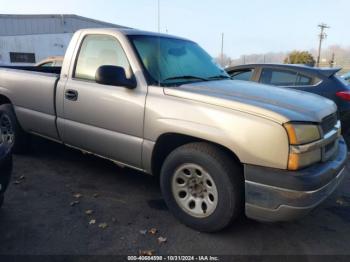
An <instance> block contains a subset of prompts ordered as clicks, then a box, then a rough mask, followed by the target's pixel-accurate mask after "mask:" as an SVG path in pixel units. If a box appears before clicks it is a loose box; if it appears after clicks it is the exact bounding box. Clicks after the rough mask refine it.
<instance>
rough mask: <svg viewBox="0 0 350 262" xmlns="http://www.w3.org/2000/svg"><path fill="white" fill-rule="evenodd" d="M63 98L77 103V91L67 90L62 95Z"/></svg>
mask: <svg viewBox="0 0 350 262" xmlns="http://www.w3.org/2000/svg"><path fill="white" fill-rule="evenodd" d="M64 97H65V98H66V99H68V100H71V101H77V100H78V91H76V90H72V89H68V90H66V92H65V93H64Z"/></svg>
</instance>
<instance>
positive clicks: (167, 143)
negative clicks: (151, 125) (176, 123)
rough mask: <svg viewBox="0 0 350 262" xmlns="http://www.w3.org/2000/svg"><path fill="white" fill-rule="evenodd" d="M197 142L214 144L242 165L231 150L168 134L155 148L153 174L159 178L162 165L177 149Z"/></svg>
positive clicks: (161, 137)
mask: <svg viewBox="0 0 350 262" xmlns="http://www.w3.org/2000/svg"><path fill="white" fill-rule="evenodd" d="M196 142H206V143H209V144H213V145H215V146H217V147H218V148H220V149H221V150H223V151H224V152H225V153H226V154H228V155H230V157H232V158H233V159H235V161H236V162H237V163H239V164H241V161H240V160H239V158H238V157H237V155H236V154H235V153H234V152H232V151H231V150H230V149H228V148H226V147H224V146H222V145H220V144H217V143H214V142H211V141H208V140H205V139H200V138H197V137H192V136H187V135H182V134H176V133H168V134H163V135H161V136H160V137H159V138H158V140H157V142H156V145H155V147H154V150H153V154H152V174H153V175H156V176H159V175H160V170H161V168H162V165H163V163H164V161H165V159H166V158H167V156H168V155H169V154H170V153H171V152H172V151H173V150H175V149H176V148H178V147H180V146H183V145H185V144H190V143H196Z"/></svg>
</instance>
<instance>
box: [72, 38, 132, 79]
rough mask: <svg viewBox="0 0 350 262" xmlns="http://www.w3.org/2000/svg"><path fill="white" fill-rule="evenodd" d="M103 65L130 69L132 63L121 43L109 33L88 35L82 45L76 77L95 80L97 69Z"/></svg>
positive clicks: (126, 70)
mask: <svg viewBox="0 0 350 262" xmlns="http://www.w3.org/2000/svg"><path fill="white" fill-rule="evenodd" d="M103 65H112V66H120V67H123V68H124V69H125V72H129V71H130V64H129V62H128V59H127V57H126V55H125V52H124V50H123V48H122V46H121V45H120V43H119V42H118V41H117V39H115V38H114V37H112V36H108V35H88V36H86V37H85V38H84V40H83V43H82V45H81V47H80V51H79V55H78V58H77V62H76V68H75V73H74V77H75V78H78V79H84V80H92V81H95V74H96V71H97V69H98V68H99V67H100V66H103Z"/></svg>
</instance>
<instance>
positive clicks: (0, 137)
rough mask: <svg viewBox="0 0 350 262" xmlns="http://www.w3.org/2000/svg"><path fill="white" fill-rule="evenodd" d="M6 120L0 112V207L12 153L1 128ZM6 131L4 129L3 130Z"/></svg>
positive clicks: (8, 180)
mask: <svg viewBox="0 0 350 262" xmlns="http://www.w3.org/2000/svg"><path fill="white" fill-rule="evenodd" d="M7 123H8V122H7V121H6V119H5V118H4V117H3V115H1V114H0V208H1V207H2V205H3V203H4V197H5V191H6V189H7V187H8V185H9V182H10V177H11V172H12V154H11V147H10V143H8V139H9V136H8V135H7V133H4V132H3V130H4V128H6V127H5V125H6V124H7ZM5 132H6V130H5Z"/></svg>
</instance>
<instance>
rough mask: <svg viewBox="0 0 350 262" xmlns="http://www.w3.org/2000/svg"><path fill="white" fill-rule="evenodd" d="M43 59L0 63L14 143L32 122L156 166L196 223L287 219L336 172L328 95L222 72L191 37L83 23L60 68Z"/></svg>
mask: <svg viewBox="0 0 350 262" xmlns="http://www.w3.org/2000/svg"><path fill="white" fill-rule="evenodd" d="M157 58H159V59H157ZM50 69H51V68H47V69H46V71H45V72H44V71H43V70H42V68H38V67H17V68H16V67H11V68H0V102H1V105H0V110H2V111H3V112H4V113H5V114H6V115H7V116H8V118H9V119H10V120H11V121H10V124H11V125H10V126H11V127H12V128H13V130H14V135H15V136H14V140H13V149H14V150H15V151H21V150H22V149H23V148H25V147H26V142H27V139H26V133H32V134H35V135H40V136H42V137H46V138H48V139H51V140H54V141H57V142H59V143H63V144H65V145H67V146H71V147H74V148H78V149H80V150H81V151H83V152H88V153H92V154H95V155H98V156H102V157H104V158H107V159H110V160H112V161H113V162H115V163H119V164H121V165H124V166H129V167H132V168H134V169H137V170H141V171H143V172H146V173H148V174H153V175H155V176H159V177H160V185H161V190H162V193H163V196H164V199H165V201H166V203H167V205H168V207H169V209H170V210H171V211H172V213H173V214H174V215H175V216H176V217H177V218H178V219H179V220H180V221H182V222H183V223H184V224H186V225H188V226H190V227H192V228H195V229H197V230H200V231H206V232H213V231H217V230H220V229H222V228H224V227H226V226H227V225H229V224H230V223H231V222H232V221H234V219H235V218H237V216H239V215H240V214H241V213H243V212H244V211H245V214H246V215H247V216H248V217H250V218H253V219H256V220H262V221H281V220H290V219H295V218H297V217H299V216H301V215H304V214H306V213H307V212H309V211H310V210H311V209H313V208H314V207H315V206H317V205H319V204H320V203H321V202H322V201H323V200H325V199H326V198H327V197H328V196H329V195H330V194H331V193H332V192H333V191H334V190H335V189H336V188H337V186H338V185H339V183H340V182H341V180H342V178H343V176H344V172H343V170H344V165H345V161H346V157H347V149H346V145H345V143H344V140H343V138H342V137H341V134H340V122H339V121H338V118H337V107H336V105H335V104H334V103H333V102H332V101H331V100H328V99H326V98H323V97H320V96H316V95H313V94H310V93H305V92H302V93H301V92H298V91H295V90H286V89H282V88H275V87H271V86H268V85H260V84H256V83H251V82H243V81H232V80H231V79H230V77H229V76H228V75H227V74H226V72H225V71H224V70H223V69H221V68H219V67H218V66H217V65H216V64H215V62H213V60H212V58H211V57H210V56H209V55H208V54H207V53H206V52H205V51H204V50H203V49H201V48H200V47H199V45H198V44H196V43H194V42H192V41H190V40H187V39H183V38H179V37H175V36H170V35H167V34H164V35H163V34H157V33H150V32H143V31H138V30H134V29H85V30H81V31H78V32H76V33H75V35H74V36H73V38H72V40H71V42H70V45H69V47H68V50H67V53H66V55H65V58H64V61H63V66H62V69H60V74H56V71H55V70H57V69H55V68H53V69H52V71H51V72H50ZM132 193H133V192H130V194H132Z"/></svg>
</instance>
